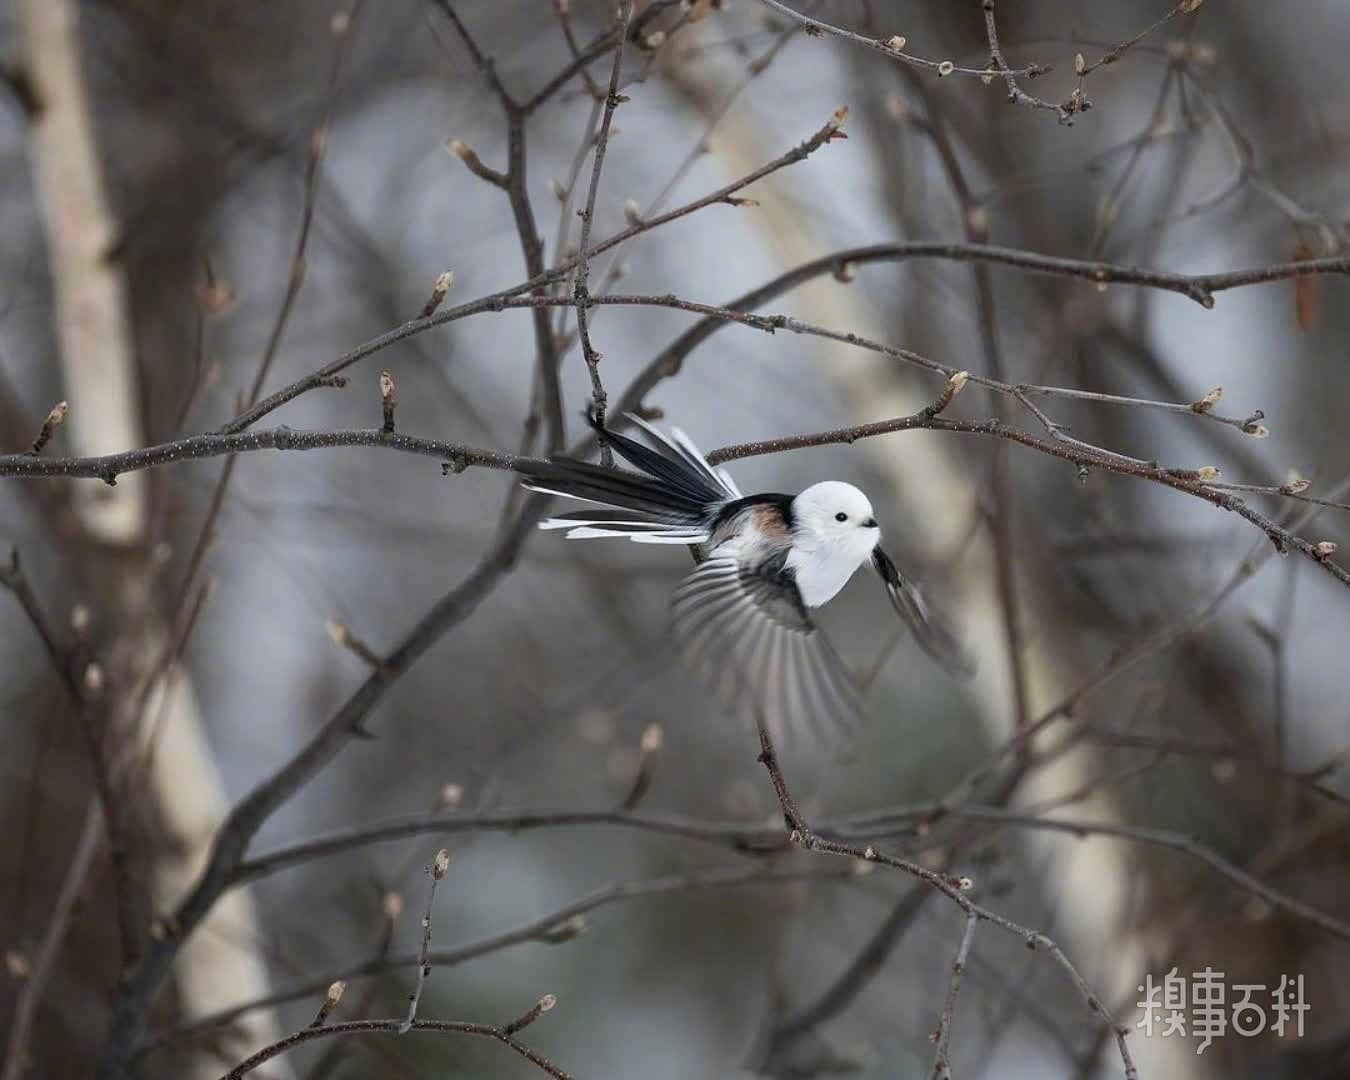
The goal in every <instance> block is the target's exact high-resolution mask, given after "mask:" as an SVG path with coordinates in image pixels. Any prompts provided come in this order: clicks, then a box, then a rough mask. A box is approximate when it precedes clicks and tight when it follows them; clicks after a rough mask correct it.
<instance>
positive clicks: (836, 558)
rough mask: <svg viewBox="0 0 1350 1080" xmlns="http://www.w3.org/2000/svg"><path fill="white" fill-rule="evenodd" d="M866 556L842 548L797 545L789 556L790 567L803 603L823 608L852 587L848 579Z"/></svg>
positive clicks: (827, 545) (828, 545) (832, 545)
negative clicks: (823, 605)
mask: <svg viewBox="0 0 1350 1080" xmlns="http://www.w3.org/2000/svg"><path fill="white" fill-rule="evenodd" d="M866 557H867V553H866V552H864V553H862V554H861V555H859V554H858V553H856V552H854V551H851V550H849V549H848V548H846V547H844V546H842V545H835V544H822V545H820V546H817V547H803V546H802V545H800V544H796V545H794V546H793V548H792V550H791V551H790V552H789V553H788V557H787V565H788V567H789V568H790V569H791V570H792V572H793V574H794V576H795V579H796V582H797V591H798V592H800V593H801V595H802V603H804V604H805V605H806V606H807V607H820V605H821V604H824V603H826V602H828V601H829V600H831V599H833V598H834V596H835V594H836V593H838V592H839V590H840V589H842V588H843V587H844V586H845V585H847V584H848V579H849V578H851V577H852V576H853V572H854V571H855V570H857V569H858V567H859V566H861V565H862V562H863V559H865V558H866Z"/></svg>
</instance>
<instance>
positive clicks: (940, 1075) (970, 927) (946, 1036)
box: [929, 911, 980, 1080]
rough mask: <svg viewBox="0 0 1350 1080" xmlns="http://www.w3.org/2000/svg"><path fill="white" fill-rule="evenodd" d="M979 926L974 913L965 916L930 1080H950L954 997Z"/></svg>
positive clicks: (940, 1023) (954, 1010) (940, 1018)
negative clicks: (964, 925) (964, 924)
mask: <svg viewBox="0 0 1350 1080" xmlns="http://www.w3.org/2000/svg"><path fill="white" fill-rule="evenodd" d="M979 925H980V919H979V916H978V915H976V914H975V912H973V911H972V912H968V913H967V914H966V927H965V930H963V931H962V933H961V944H960V945H959V946H957V949H956V958H955V959H954V960H953V961H952V976H951V980H950V982H948V984H947V996H946V997H945V998H944V999H943V1002H942V1015H941V1017H939V1019H938V1026H937V1031H936V1032H934V1033H933V1041H934V1042H935V1043H936V1044H937V1049H936V1050H935V1051H934V1053H933V1068H932V1069H931V1070H930V1071H929V1076H930V1078H931V1080H951V1075H952V1067H951V1056H950V1048H951V1040H952V1018H953V1014H954V1013H955V1012H956V995H957V994H959V993H960V992H961V976H962V975H964V974H965V970H966V961H967V959H968V958H969V956H970V946H971V944H972V943H973V942H974V940H975V928H976V927H978V926H979Z"/></svg>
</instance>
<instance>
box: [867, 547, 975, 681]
mask: <svg viewBox="0 0 1350 1080" xmlns="http://www.w3.org/2000/svg"><path fill="white" fill-rule="evenodd" d="M872 565H873V566H875V567H876V569H877V573H878V574H880V575H881V580H882V581H883V582H885V584H886V593H887V595H888V596H889V597H890V598H891V606H892V607H893V608H895V610H896V612H897V613H899V615H900V618H902V619H903V620H904V621H905V625H906V626H908V627H909V629H910V633H912V634H913V635H914V640H915V641H917V642H918V643H919V647H920V648H921V649H923V651H924V652H926V653H927V654H928V655H929V656H931V657H932V658H933V659H934V660H936V661H937V662H938V663H939V664H941V665H942V667H943V668H945V669H946V671H947V673H948V674H950V675H954V676H956V677H957V678H961V679H969V678H970V677H971V676H972V675H974V674H975V658H974V657H973V656H971V655H970V653H969V652H968V651H967V650H966V648H965V646H964V645H962V644H961V641H960V639H959V638H957V636H956V634H955V633H954V632H953V631H952V629H951V627H950V626H949V625H948V623H947V621H946V620H945V619H944V618H943V617H942V616H941V615H940V614H939V613H938V612H936V611H935V610H934V609H933V608H932V607H931V606H930V605H929V603H928V601H927V600H926V599H925V598H924V595H923V593H922V592H920V591H919V587H918V586H917V585H915V584H914V582H912V581H910V580H909V579H908V578H906V577H904V576H902V575H901V573H900V571H899V570H897V569H896V567H895V563H893V562H891V559H890V556H889V555H887V554H886V553H885V552H884V551H882V550H881V548H880V546H878V547H876V548H874V549H873V550H872Z"/></svg>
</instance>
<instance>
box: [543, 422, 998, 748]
mask: <svg viewBox="0 0 1350 1080" xmlns="http://www.w3.org/2000/svg"><path fill="white" fill-rule="evenodd" d="M629 419H631V420H632V422H633V423H635V424H637V425H638V426H639V427H641V428H642V429H643V430H644V431H645V432H646V433H647V435H648V436H649V437H650V440H651V446H650V447H648V446H644V445H643V444H642V443H640V442H638V441H636V440H634V439H631V438H629V437H627V436H625V435H621V434H619V433H617V432H614V431H608V430H604V429H597V430H598V433H599V435H600V437H601V438H602V439H604V440H605V441H606V442H607V443H608V444H609V445H610V446H611V447H612V448H613V449H614V451H615V452H616V453H618V455H619V456H620V457H621V458H623V459H624V460H625V461H626V462H627V463H628V464H629V465H632V466H633V467H634V468H635V469H637V470H639V471H638V472H633V471H630V470H626V469H616V468H605V467H604V466H601V465H595V464H591V463H590V462H586V461H578V460H576V459H573V458H565V457H554V458H551V459H550V460H548V461H546V462H530V463H527V464H522V465H520V466H518V468H519V469H520V471H521V472H522V473H523V474H524V476H525V477H526V479H525V480H524V481H523V483H524V485H525V486H526V487H527V488H529V489H531V490H532V491H538V492H543V493H545V494H550V495H561V496H565V497H567V498H572V499H583V500H586V501H588V502H593V503H601V504H603V506H604V507H605V509H599V508H591V509H587V510H581V511H577V512H575V513H570V514H563V515H560V516H558V517H553V518H549V519H548V520H546V521H544V522H543V523H542V524H541V526H540V527H541V528H544V529H567V530H568V532H567V535H568V537H569V538H571V539H586V538H592V537H627V538H628V539H629V540H634V541H636V542H637V543H640V544H687V545H690V546H691V548H692V549H693V552H694V558H695V560H696V562H697V563H698V565H697V567H696V568H695V570H694V571H693V573H691V574H690V575H689V576H688V577H687V578H685V579H684V581H683V582H681V583H680V586H679V588H677V589H676V590H675V598H674V604H673V610H674V628H675V639H676V642H677V643H678V645H679V646H680V651H681V653H682V654H683V657H684V660H685V662H686V663H687V664H688V665H689V666H690V667H691V668H692V669H693V670H694V671H695V672H697V673H698V674H699V675H700V676H701V677H702V678H703V679H704V680H705V681H706V682H707V684H708V686H709V688H710V689H711V690H713V691H714V692H715V693H716V694H717V695H718V697H719V698H720V699H721V700H722V702H723V703H724V704H725V705H726V706H727V707H728V708H731V709H733V710H735V711H737V712H743V713H746V714H748V715H754V714H755V712H756V711H759V710H762V715H763V716H764V717H765V718H766V719H767V720H768V721H769V722H770V723H771V725H772V726H773V727H775V728H779V727H781V729H782V730H785V731H787V732H793V731H801V730H802V729H803V727H805V728H806V729H808V730H810V729H814V730H815V731H816V732H817V733H821V732H822V731H830V730H832V729H833V728H834V726H835V725H837V724H839V723H847V722H849V721H850V720H852V719H853V718H854V717H855V716H856V715H857V713H858V711H859V700H858V692H857V690H856V688H855V687H854V685H853V682H852V680H851V679H850V678H849V676H848V673H847V672H846V671H845V670H844V665H843V663H842V661H841V660H840V659H839V656H838V654H837V653H836V652H835V651H834V649H833V648H831V646H830V644H829V642H828V641H827V640H826V639H825V637H824V636H823V635H822V634H821V633H820V631H819V630H818V629H817V628H816V625H815V623H814V622H813V621H812V619H811V615H810V610H811V609H812V608H816V607H820V606H821V605H822V604H824V603H826V602H827V601H828V600H830V599H831V598H832V597H833V596H834V595H835V594H836V593H837V592H839V590H840V589H842V588H843V587H844V585H845V583H846V582H847V581H848V580H849V578H851V577H852V576H853V573H854V571H855V570H857V569H858V567H860V566H861V565H862V564H863V563H864V562H866V561H867V560H868V559H871V561H872V565H873V566H874V567H875V568H876V571H877V573H878V574H879V575H880V577H881V580H882V582H883V583H884V585H885V587H886V592H887V595H888V596H889V597H890V600H891V604H892V605H893V606H894V608H895V610H896V611H897V612H898V613H899V615H900V617H901V618H902V619H904V621H905V622H906V623H907V624H908V626H909V628H910V630H911V631H912V632H913V634H914V636H915V639H916V640H917V641H918V643H919V644H920V645H921V646H922V647H923V649H924V650H925V651H926V652H927V653H928V654H929V655H930V656H932V657H933V658H934V659H935V660H937V661H938V662H939V663H940V664H942V666H943V667H944V668H946V669H947V670H948V671H949V672H951V673H953V674H957V675H961V676H969V675H970V674H971V673H972V672H973V670H974V665H973V664H972V662H971V660H970V658H969V657H968V656H967V654H966V653H965V652H964V651H963V649H962V648H961V646H960V644H959V643H958V642H957V640H956V638H955V637H954V636H953V635H952V634H951V633H950V632H949V631H948V630H947V628H946V627H945V626H944V625H943V623H942V621H941V620H940V619H939V618H937V617H936V615H935V613H934V612H933V611H932V610H931V609H930V608H929V606H928V604H927V603H926V601H925V600H924V597H923V594H922V593H921V592H920V591H919V589H918V588H917V587H916V586H915V584H914V583H913V582H911V581H909V580H908V579H907V578H905V577H904V576H903V575H902V574H901V573H900V572H899V570H897V569H896V566H895V563H893V562H892V561H891V559H890V558H889V556H887V554H886V553H885V552H884V551H883V550H882V549H881V546H880V540H881V529H880V528H879V527H878V525H877V520H876V517H875V516H874V515H873V512H872V504H871V503H870V502H868V500H867V496H866V495H864V494H863V493H862V492H861V491H859V490H858V489H857V488H856V487H854V486H853V485H852V484H845V483H841V482H839V481H837V480H827V481H825V482H823V483H819V484H813V485H812V486H811V487H808V488H807V489H806V490H805V491H802V492H801V493H800V494H798V495H778V494H762V495H742V494H741V492H740V490H739V489H738V488H737V487H736V484H735V482H734V481H733V480H732V479H731V477H730V476H729V475H728V474H727V472H726V471H725V470H724V469H715V468H713V467H712V466H711V465H709V464H708V461H707V459H706V458H704V456H703V455H702V454H701V453H699V451H698V448H697V447H695V446H694V444H693V443H692V442H691V441H690V440H689V438H688V437H687V436H686V435H685V434H684V433H683V432H682V431H680V430H679V429H678V428H673V429H671V432H670V434H669V435H666V434H664V433H663V432H661V431H658V430H657V429H656V428H654V427H652V426H651V425H650V424H647V423H645V422H644V421H643V420H641V419H640V418H639V417H636V416H630V417H629Z"/></svg>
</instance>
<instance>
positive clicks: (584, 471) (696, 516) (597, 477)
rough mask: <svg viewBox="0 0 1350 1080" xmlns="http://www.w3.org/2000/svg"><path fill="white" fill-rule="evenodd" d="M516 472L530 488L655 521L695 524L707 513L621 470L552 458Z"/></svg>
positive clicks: (677, 492)
mask: <svg viewBox="0 0 1350 1080" xmlns="http://www.w3.org/2000/svg"><path fill="white" fill-rule="evenodd" d="M518 468H519V471H520V472H521V473H522V474H523V475H524V477H525V482H526V483H527V484H528V485H529V486H531V487H535V488H541V489H543V490H546V491H552V492H555V493H557V494H559V495H570V496H572V497H573V498H576V499H588V500H590V501H591V502H597V503H603V504H605V505H607V506H617V507H622V508H623V509H626V510H636V511H639V512H641V513H643V514H646V515H649V516H650V517H651V518H652V519H653V520H656V521H661V522H668V523H671V524H680V525H685V524H695V523H698V522H700V521H702V520H703V518H704V517H705V516H706V512H707V510H706V506H705V505H704V503H702V502H701V501H699V500H695V499H692V498H690V497H689V496H688V495H687V494H685V493H684V491H682V490H681V489H679V488H676V487H674V486H673V485H671V484H667V483H665V482H664V481H662V480H659V479H656V478H654V477H649V476H643V475H641V474H639V473H631V472H626V471H623V470H621V469H606V468H603V467H601V466H599V465H592V464H591V463H590V462H588V461H576V460H573V459H571V458H553V459H551V460H549V461H541V462H531V463H530V464H528V465H521V466H519V467H518Z"/></svg>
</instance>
